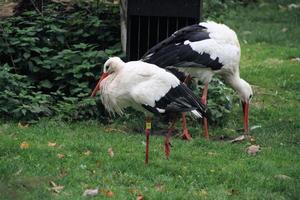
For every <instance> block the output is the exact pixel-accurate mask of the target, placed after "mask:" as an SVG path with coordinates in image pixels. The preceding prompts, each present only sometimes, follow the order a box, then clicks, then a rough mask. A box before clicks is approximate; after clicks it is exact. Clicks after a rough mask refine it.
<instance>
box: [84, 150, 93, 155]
mask: <svg viewBox="0 0 300 200" xmlns="http://www.w3.org/2000/svg"><path fill="white" fill-rule="evenodd" d="M91 153H92V152H91V151H90V150H87V151H85V152H83V154H84V155H86V156H89V155H91Z"/></svg>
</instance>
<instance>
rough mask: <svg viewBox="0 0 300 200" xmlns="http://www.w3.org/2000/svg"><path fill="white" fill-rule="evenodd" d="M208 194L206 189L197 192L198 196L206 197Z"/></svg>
mask: <svg viewBox="0 0 300 200" xmlns="http://www.w3.org/2000/svg"><path fill="white" fill-rule="evenodd" d="M207 195H208V192H207V190H206V189H201V190H200V191H199V192H198V196H200V197H206V196H207Z"/></svg>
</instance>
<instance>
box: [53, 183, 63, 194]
mask: <svg viewBox="0 0 300 200" xmlns="http://www.w3.org/2000/svg"><path fill="white" fill-rule="evenodd" d="M50 185H51V186H52V187H51V190H52V191H53V192H55V193H60V192H61V191H62V190H63V189H64V187H65V186H62V185H57V184H56V183H55V182H54V181H50Z"/></svg>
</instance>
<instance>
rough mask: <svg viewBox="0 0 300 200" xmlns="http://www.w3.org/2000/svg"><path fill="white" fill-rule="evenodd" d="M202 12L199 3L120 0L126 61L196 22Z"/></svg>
mask: <svg viewBox="0 0 300 200" xmlns="http://www.w3.org/2000/svg"><path fill="white" fill-rule="evenodd" d="M201 10H202V1H201V0H122V1H121V17H122V19H121V24H122V45H123V47H124V48H123V49H124V50H125V51H126V55H127V58H128V60H138V59H139V58H140V57H141V56H142V55H143V54H144V53H145V52H146V51H147V50H148V49H149V48H151V47H152V46H154V45H155V44H157V43H158V42H160V41H162V40H163V39H165V38H166V37H168V36H170V35H171V34H172V33H173V32H174V31H176V30H178V29H180V28H182V27H184V26H187V25H191V24H195V23H199V21H200V18H201V13H202V12H201ZM125 47H126V48H125Z"/></svg>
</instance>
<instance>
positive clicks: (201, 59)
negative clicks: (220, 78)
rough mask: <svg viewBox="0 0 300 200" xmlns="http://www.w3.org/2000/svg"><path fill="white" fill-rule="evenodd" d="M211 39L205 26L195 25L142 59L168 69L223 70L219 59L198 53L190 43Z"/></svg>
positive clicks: (159, 44) (184, 29) (179, 32)
mask: <svg viewBox="0 0 300 200" xmlns="http://www.w3.org/2000/svg"><path fill="white" fill-rule="evenodd" d="M206 39H210V37H209V33H208V32H207V31H206V28H205V27H204V26H201V25H198V24H195V25H192V26H187V27H185V28H182V29H180V30H179V31H176V32H175V33H174V34H173V35H172V36H170V37H169V38H167V39H165V40H163V41H162V42H160V43H158V44H157V45H155V46H154V47H152V48H151V49H150V50H149V51H148V52H146V54H145V55H144V56H143V57H142V61H144V62H148V63H152V64H155V65H158V66H159V67H163V68H166V67H168V66H176V67H205V68H207V67H210V68H211V69H212V70H218V69H220V68H222V66H223V64H222V63H220V62H219V58H216V59H211V58H210V55H209V54H207V53H202V54H200V53H198V52H196V51H194V50H193V49H192V48H191V46H190V45H188V44H184V42H185V41H186V40H188V41H190V42H196V41H202V40H206Z"/></svg>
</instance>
